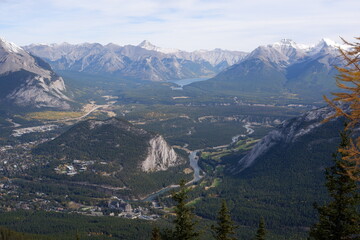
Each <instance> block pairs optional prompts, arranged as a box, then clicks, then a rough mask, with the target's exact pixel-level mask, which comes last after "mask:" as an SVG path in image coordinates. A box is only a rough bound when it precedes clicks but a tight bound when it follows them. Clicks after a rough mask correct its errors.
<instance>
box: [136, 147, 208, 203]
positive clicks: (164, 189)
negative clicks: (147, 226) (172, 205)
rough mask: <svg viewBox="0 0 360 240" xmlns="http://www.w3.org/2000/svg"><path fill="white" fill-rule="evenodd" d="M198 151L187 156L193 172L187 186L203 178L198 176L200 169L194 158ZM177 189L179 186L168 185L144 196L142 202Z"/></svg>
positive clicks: (196, 157)
mask: <svg viewBox="0 0 360 240" xmlns="http://www.w3.org/2000/svg"><path fill="white" fill-rule="evenodd" d="M199 151H200V150H195V151H192V152H190V154H189V160H190V166H191V168H192V169H193V171H194V177H193V179H192V180H191V181H189V182H187V183H186V185H188V184H192V183H196V182H198V181H199V180H200V179H201V178H202V177H203V176H201V175H200V167H199V165H198V162H199V158H198V156H196V154H197V153H198V152H199ZM176 187H179V185H170V186H167V187H165V188H162V189H161V190H159V191H157V192H154V193H151V194H150V195H148V196H146V197H145V198H144V199H143V201H145V202H150V201H153V200H154V199H155V198H156V197H157V196H159V195H160V194H162V193H165V192H167V191H169V190H171V189H173V188H176Z"/></svg>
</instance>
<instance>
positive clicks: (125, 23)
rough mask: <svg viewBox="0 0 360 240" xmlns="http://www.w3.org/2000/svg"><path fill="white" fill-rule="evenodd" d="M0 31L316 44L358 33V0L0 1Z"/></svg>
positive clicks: (124, 40) (27, 36) (173, 41)
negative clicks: (327, 38)
mask: <svg viewBox="0 0 360 240" xmlns="http://www.w3.org/2000/svg"><path fill="white" fill-rule="evenodd" d="M0 10H1V12H2V14H1V15H0V22H1V24H0V30H1V35H2V36H3V37H5V38H7V39H9V40H10V41H13V42H16V43H18V44H21V45H24V44H29V43H32V42H63V41H67V42H71V43H80V42H85V41H86V42H100V43H108V42H115V43H118V44H129V43H130V44H137V43H139V42H140V41H142V40H143V39H145V38H146V39H148V40H150V41H153V42H154V43H156V44H158V45H161V46H164V47H172V48H182V49H187V50H194V49H198V48H207V49H209V48H215V47H221V48H228V49H237V50H248V51H249V50H251V49H252V48H254V47H256V46H257V45H259V44H267V43H269V42H273V41H277V40H278V39H280V38H285V37H286V38H293V39H294V40H295V41H298V42H313V41H317V40H318V39H320V38H321V37H330V38H335V40H337V39H338V36H343V37H345V38H350V37H353V35H355V34H358V33H357V32H354V29H357V26H359V25H360V18H359V17H358V13H359V12H360V1H357V0H343V1H335V0H311V1H310V0H303V1H302V2H299V1H292V0H287V1H285V0H273V1H268V0H252V1H239V0H222V1H217V0H216V1H215V0H182V1H178V0H176V1H174V0H151V1H149V0H132V1H129V0H102V1H95V0H76V1H74V0H71V1H70V0H46V1H45V0H38V1H33V0H12V1H3V0H0Z"/></svg>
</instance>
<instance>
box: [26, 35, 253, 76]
mask: <svg viewBox="0 0 360 240" xmlns="http://www.w3.org/2000/svg"><path fill="white" fill-rule="evenodd" d="M24 49H26V50H27V51H28V52H31V53H32V54H34V55H36V56H39V57H41V58H43V59H44V60H46V61H47V62H48V63H50V65H51V66H52V67H53V68H54V69H55V70H67V71H77V72H85V73H96V74H112V75H118V76H123V77H131V78H135V79H139V80H151V81H167V80H177V79H185V78H198V77H208V76H212V75H215V74H216V73H218V72H220V71H221V70H223V69H225V68H226V67H228V66H231V65H233V64H234V63H236V62H238V61H239V60H241V59H242V58H243V57H245V55H246V53H245V52H240V51H226V50H221V49H215V50H212V51H205V50H201V51H194V52H185V51H181V50H176V49H164V48H160V47H156V46H154V45H152V44H151V43H150V42H148V41H143V42H141V43H140V44H139V45H137V46H133V45H126V46H119V45H116V44H112V43H109V44H107V45H101V44H99V43H84V44H77V45H72V44H68V43H62V44H49V45H43V44H32V45H29V46H24Z"/></svg>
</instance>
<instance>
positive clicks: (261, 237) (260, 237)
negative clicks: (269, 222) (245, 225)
mask: <svg viewBox="0 0 360 240" xmlns="http://www.w3.org/2000/svg"><path fill="white" fill-rule="evenodd" d="M265 235H266V231H265V221H264V218H263V217H261V218H260V221H259V228H258V230H257V231H256V236H255V240H265Z"/></svg>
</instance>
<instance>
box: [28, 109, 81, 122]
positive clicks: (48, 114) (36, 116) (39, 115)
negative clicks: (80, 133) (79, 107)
mask: <svg viewBox="0 0 360 240" xmlns="http://www.w3.org/2000/svg"><path fill="white" fill-rule="evenodd" d="M83 114H84V113H83V112H57V111H45V112H33V113H29V114H26V116H25V118H26V119H29V120H62V119H67V118H77V117H81V116H82V115H83Z"/></svg>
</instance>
